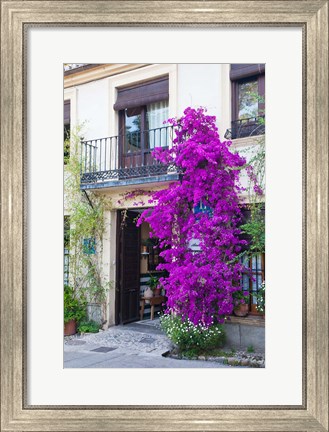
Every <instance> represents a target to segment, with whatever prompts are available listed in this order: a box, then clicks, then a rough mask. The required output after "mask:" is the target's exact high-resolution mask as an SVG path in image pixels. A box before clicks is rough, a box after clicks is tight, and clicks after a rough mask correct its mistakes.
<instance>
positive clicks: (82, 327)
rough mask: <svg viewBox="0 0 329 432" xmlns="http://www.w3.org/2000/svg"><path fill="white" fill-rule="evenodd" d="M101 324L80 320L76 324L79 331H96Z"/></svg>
mask: <svg viewBox="0 0 329 432" xmlns="http://www.w3.org/2000/svg"><path fill="white" fill-rule="evenodd" d="M100 328H101V326H100V325H99V324H98V323H97V322H95V321H92V320H91V321H82V322H81V323H80V324H79V326H78V332H79V333H98V331H99V329H100Z"/></svg>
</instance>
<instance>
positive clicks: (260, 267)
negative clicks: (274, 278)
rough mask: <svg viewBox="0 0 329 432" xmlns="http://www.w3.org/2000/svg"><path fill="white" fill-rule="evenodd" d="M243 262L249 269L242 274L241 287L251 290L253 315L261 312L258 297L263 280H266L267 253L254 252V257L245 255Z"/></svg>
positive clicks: (250, 306)
mask: <svg viewBox="0 0 329 432" xmlns="http://www.w3.org/2000/svg"><path fill="white" fill-rule="evenodd" d="M242 264H243V265H244V266H245V267H246V268H247V269H248V271H246V272H244V273H243V274H242V279H241V289H242V290H243V291H249V293H250V303H249V308H250V313H251V314H252V315H257V314H259V313H258V311H257V297H256V294H258V291H259V289H260V287H261V284H262V282H263V281H264V280H265V254H264V253H261V254H254V255H253V256H252V257H250V258H249V257H247V256H244V257H243V258H242Z"/></svg>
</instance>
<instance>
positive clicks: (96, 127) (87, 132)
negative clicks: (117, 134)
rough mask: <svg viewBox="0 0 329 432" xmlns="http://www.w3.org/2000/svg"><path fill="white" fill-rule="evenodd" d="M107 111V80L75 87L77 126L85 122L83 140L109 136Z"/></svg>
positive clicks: (108, 107)
mask: <svg viewBox="0 0 329 432" xmlns="http://www.w3.org/2000/svg"><path fill="white" fill-rule="evenodd" d="M113 103H114V102H112V106H113ZM111 108H112V107H111ZM109 109H110V100H109V89H108V79H107V78H105V79H101V80H98V81H93V82H90V83H87V84H83V85H80V86H78V87H77V121H78V124H79V125H81V124H82V123H84V122H85V125H84V128H83V135H84V138H85V139H95V138H103V137H107V136H109Z"/></svg>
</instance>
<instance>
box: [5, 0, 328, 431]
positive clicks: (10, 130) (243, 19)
mask: <svg viewBox="0 0 329 432" xmlns="http://www.w3.org/2000/svg"><path fill="white" fill-rule="evenodd" d="M1 6H2V28H1V35H2V48H1V107H2V110H1V197H2V199H1V239H2V247H1V327H2V331H1V364H2V373H1V395H2V398H1V414H2V415H1V422H2V423H1V430H3V431H8V432H9V431H18V430H19V431H36V430H39V431H42V430H51V431H75V430H79V431H151V430H157V431H226V430H231V431H244V430H248V431H262V430H266V431H273V432H274V431H311V430H312V431H328V430H329V429H328V304H329V303H328V167H329V163H328V162H329V161H328V112H329V110H328V1H327V0H306V1H299V0H297V1H295V0H287V1H262V0H255V1H250V2H248V13H246V2H242V1H239V0H237V1H218V0H214V1H206V2H204V1H184V2H183V1H162V2H159V1H153V0H151V1H148V0H140V1H134V2H133V1H118V0H114V1H111V0H109V1H82V0H75V1H66V0H65V1H57V2H56V1H45V2H40V1H28V2H25V1H24V2H23V1H1ZM63 10H65V13H63ZM150 11H151V12H150ZM58 23H63V24H58ZM68 24H70V25H74V26H83V25H91V24H93V25H107V26H110V25H127V24H128V25H131V26H141V25H143V26H151V25H152V26H160V25H162V26H168V27H170V26H186V25H187V26H191V27H193V26H228V27H230V26H232V27H233V26H244V27H248V26H250V27H253V26H262V27H266V26H277V27H284V26H295V27H296V26H297V27H300V28H302V30H303V35H304V42H303V107H304V114H303V121H304V125H303V145H304V154H303V160H304V162H303V171H304V173H303V174H304V180H303V194H304V199H303V213H304V214H303V267H304V270H303V289H304V299H303V332H304V343H303V358H304V363H303V365H304V367H303V375H304V377H303V387H304V394H303V404H302V405H301V406H298V407H294V406H288V407H285V406H265V407H259V406H257V407H246V406H225V407H202V408H201V407H193V406H191V407H186V406H184V407H178V406H162V407H155V408H152V409H150V408H149V407H146V406H134V407H124V408H123V407H122V408H118V407H113V408H111V407H104V406H92V407H91V406H89V407H86V406H83V407H82V406H74V407H73V406H63V407H60V406H51V407H49V406H29V405H28V404H27V402H26V385H27V383H26V356H25V354H26V343H27V342H26V334H25V329H26V325H27V322H26V307H27V304H26V303H27V302H26V299H27V265H26V254H27V234H26V225H27V187H26V181H25V180H26V170H27V166H26V152H27V150H26V144H27V141H26V132H27V121H26V114H27V106H26V103H25V91H26V82H25V80H24V68H25V66H26V58H25V55H26V51H25V50H24V43H25V42H26V41H25V29H26V28H27V27H28V26H50V25H56V26H61V25H68Z"/></svg>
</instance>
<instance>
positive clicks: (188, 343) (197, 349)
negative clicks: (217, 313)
mask: <svg viewBox="0 0 329 432" xmlns="http://www.w3.org/2000/svg"><path fill="white" fill-rule="evenodd" d="M160 319H161V327H162V329H163V330H164V331H165V333H166V335H167V336H168V338H169V339H170V340H171V341H172V342H174V343H175V344H176V345H177V347H178V348H179V350H180V351H181V352H182V353H183V354H185V355H188V356H194V355H198V354H200V353H204V352H207V351H211V350H212V349H214V348H220V347H222V346H223V344H224V342H225V332H224V327H223V325H221V324H213V325H211V326H209V327H208V328H207V327H204V326H202V325H197V326H196V325H194V324H193V323H192V322H191V321H189V320H182V319H181V317H180V316H175V315H163V316H162V317H161V318H160Z"/></svg>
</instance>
